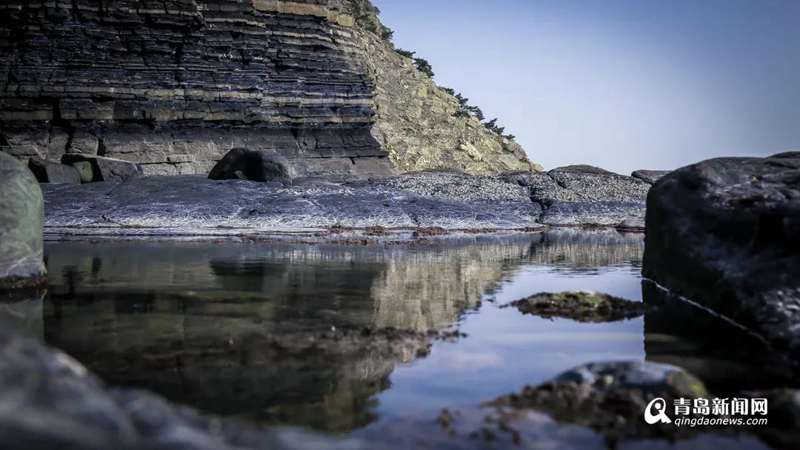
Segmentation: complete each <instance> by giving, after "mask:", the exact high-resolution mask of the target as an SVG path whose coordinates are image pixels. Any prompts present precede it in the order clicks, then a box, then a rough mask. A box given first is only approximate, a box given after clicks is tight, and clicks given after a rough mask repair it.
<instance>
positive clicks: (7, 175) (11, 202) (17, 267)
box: [0, 152, 45, 289]
mask: <svg viewBox="0 0 800 450" xmlns="http://www.w3.org/2000/svg"><path fill="white" fill-rule="evenodd" d="M43 221H44V203H43V200H42V191H41V189H40V188H39V183H38V182H37V181H36V178H35V177H34V176H33V174H32V173H31V172H30V171H29V170H28V169H27V168H25V166H23V165H22V163H20V162H19V161H18V160H17V159H16V158H14V157H12V156H10V155H8V154H6V153H3V152H0V289H4V288H13V287H23V286H26V285H30V284H38V283H39V282H41V280H42V278H43V276H44V274H45V269H44V263H43V262H42V223H43Z"/></svg>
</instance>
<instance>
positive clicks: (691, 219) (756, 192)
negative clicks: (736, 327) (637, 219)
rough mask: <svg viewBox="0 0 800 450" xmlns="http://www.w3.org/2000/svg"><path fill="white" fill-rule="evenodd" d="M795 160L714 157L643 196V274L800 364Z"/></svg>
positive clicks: (797, 156)
mask: <svg viewBox="0 0 800 450" xmlns="http://www.w3.org/2000/svg"><path fill="white" fill-rule="evenodd" d="M799 236H800V153H797V152H795V153H786V154H782V155H776V156H773V157H768V158H719V159H712V160H708V161H704V162H701V163H698V164H694V165H692V166H688V167H685V168H682V169H680V170H677V171H675V172H672V173H670V174H669V175H667V176H666V177H664V178H663V179H661V180H660V181H659V182H658V183H657V184H656V185H655V186H654V187H653V190H652V191H651V192H650V195H649V197H648V211H647V235H646V246H645V256H644V274H645V275H646V276H647V277H648V278H650V279H652V280H654V281H656V282H658V283H660V284H661V285H663V286H666V287H667V288H669V289H671V290H673V291H675V292H677V293H679V294H681V295H684V296H686V297H688V298H689V299H691V300H693V301H695V302H698V303H700V304H702V305H704V306H706V307H709V308H711V309H713V310H714V311H716V312H718V313H721V314H723V315H725V316H727V317H728V318H730V319H732V320H734V321H736V322H738V323H739V324H741V325H744V326H746V327H748V328H750V329H751V330H753V331H755V332H756V333H758V334H760V335H761V336H763V337H764V338H766V339H767V340H768V341H769V342H771V343H772V344H773V346H774V347H775V348H777V349H780V350H784V351H789V352H790V353H791V354H792V355H794V357H795V358H796V359H798V360H800V237H799Z"/></svg>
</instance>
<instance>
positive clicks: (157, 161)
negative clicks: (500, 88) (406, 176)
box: [0, 0, 535, 179]
mask: <svg viewBox="0 0 800 450" xmlns="http://www.w3.org/2000/svg"><path fill="white" fill-rule="evenodd" d="M0 14H2V15H3V17H4V19H3V20H2V21H1V22H0V146H2V147H3V150H5V151H6V152H9V153H11V154H12V155H14V156H16V157H18V158H20V159H25V160H27V159H29V158H32V157H38V158H42V159H46V160H50V161H60V160H61V159H62V158H63V156H64V155H65V154H82V155H98V156H102V157H110V158H117V159H122V160H127V161H132V162H136V163H140V164H141V166H142V168H143V171H144V173H145V175H169V174H172V175H176V174H199V173H203V174H205V173H207V172H208V170H209V169H210V168H211V167H212V166H213V165H214V164H215V163H216V162H217V161H218V160H219V159H220V158H221V157H222V156H223V155H224V154H225V153H226V152H227V151H229V150H231V149H232V148H237V147H241V148H251V149H258V150H271V151H275V152H277V153H278V154H280V155H282V156H283V157H286V158H288V159H289V160H290V161H292V162H293V164H294V170H296V171H297V172H298V174H299V176H308V177H313V176H319V175H330V174H336V175H340V176H344V177H346V178H348V179H354V178H367V177H374V176H386V175H389V174H391V173H393V172H394V171H395V170H396V169H399V170H401V171H408V170H423V169H430V168H448V169H458V170H462V171H466V172H468V173H473V174H488V173H497V172H501V171H506V170H531V169H534V168H535V167H534V166H533V165H532V164H531V163H530V162H529V161H528V159H527V157H526V156H525V153H524V152H523V151H522V149H521V148H520V147H519V146H518V145H517V144H515V143H514V142H512V141H509V140H508V139H506V138H503V137H501V136H499V135H497V134H494V133H492V132H490V131H489V130H487V129H486V128H485V127H484V126H483V125H482V124H481V123H480V122H479V121H478V120H477V119H475V118H474V117H460V116H458V114H457V112H458V111H459V102H458V100H457V99H456V98H455V97H454V96H452V95H450V94H449V93H448V92H447V91H445V90H443V89H441V88H439V87H438V86H436V85H435V83H434V82H433V81H432V79H431V78H429V77H428V76H427V75H425V74H423V73H422V72H420V71H418V70H417V68H416V67H415V66H414V64H413V61H412V60H411V59H409V58H405V57H403V56H401V55H400V54H398V53H397V52H395V50H394V47H393V46H392V44H391V43H390V42H389V41H388V40H387V39H386V37H385V36H381V34H382V33H384V32H385V31H384V30H385V27H383V26H382V25H381V24H380V22H379V21H378V18H377V10H376V9H375V8H374V7H373V6H372V5H371V4H370V3H369V2H368V1H365V0H294V1H282V0H218V1H211V0H209V1H198V0H167V1H148V0H142V1H134V0H119V1H113V2H101V3H98V2H92V1H88V0H75V1H52V2H38V1H34V2H18V1H3V2H0Z"/></svg>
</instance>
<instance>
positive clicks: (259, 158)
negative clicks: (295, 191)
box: [208, 148, 297, 185]
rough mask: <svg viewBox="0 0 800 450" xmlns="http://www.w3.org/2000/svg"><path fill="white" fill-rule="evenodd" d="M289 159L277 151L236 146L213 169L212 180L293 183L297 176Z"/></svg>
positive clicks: (210, 176)
mask: <svg viewBox="0 0 800 450" xmlns="http://www.w3.org/2000/svg"><path fill="white" fill-rule="evenodd" d="M296 176H297V174H296V173H295V170H294V168H293V167H292V165H291V163H290V162H289V160H288V159H287V158H285V157H283V156H280V155H278V154H277V153H275V152H271V151H264V150H250V149H246V148H235V149H233V150H231V151H229V152H228V153H227V154H226V155H225V157H223V158H222V159H221V160H220V161H219V162H218V163H217V165H215V166H214V168H213V169H211V172H210V173H209V174H208V178H209V179H211V180H249V181H259V182H271V181H278V182H281V183H283V184H284V185H291V184H292V180H293V179H294V178H296Z"/></svg>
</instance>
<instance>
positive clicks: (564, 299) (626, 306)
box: [504, 292, 645, 322]
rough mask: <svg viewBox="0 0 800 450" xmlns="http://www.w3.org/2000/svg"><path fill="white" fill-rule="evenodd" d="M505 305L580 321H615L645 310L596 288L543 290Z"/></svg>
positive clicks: (525, 311) (643, 307)
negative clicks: (583, 290)
mask: <svg viewBox="0 0 800 450" xmlns="http://www.w3.org/2000/svg"><path fill="white" fill-rule="evenodd" d="M504 307H506V308H507V307H514V308H517V309H518V310H519V311H520V312H521V313H523V314H531V315H535V316H539V317H543V318H545V319H552V318H565V319H572V320H575V321H578V322H614V321H618V320H625V319H633V318H636V317H640V316H641V315H642V314H644V310H645V306H644V304H643V303H641V302H633V301H630V300H625V299H622V298H618V297H612V296H610V295H607V294H599V293H595V292H561V293H557V294H550V293H540V294H536V295H532V296H530V297H528V298H524V299H522V300H517V301H515V302H512V303H510V304H508V305H505V306H504Z"/></svg>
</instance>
